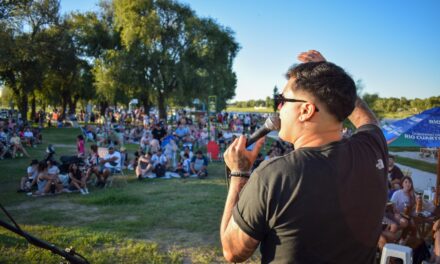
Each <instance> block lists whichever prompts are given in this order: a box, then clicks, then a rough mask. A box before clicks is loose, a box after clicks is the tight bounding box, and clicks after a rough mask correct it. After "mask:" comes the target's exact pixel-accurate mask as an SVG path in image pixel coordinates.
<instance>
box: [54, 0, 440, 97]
mask: <svg viewBox="0 0 440 264" xmlns="http://www.w3.org/2000/svg"><path fill="white" fill-rule="evenodd" d="M180 2H183V3H186V4H188V5H189V6H190V7H191V8H192V9H193V10H195V12H196V14H197V15H198V16H200V17H211V18H214V19H215V20H216V21H217V22H218V23H219V24H221V25H223V26H225V27H229V28H231V29H232V30H233V31H234V32H235V38H236V40H237V42H238V43H240V46H241V50H240V52H239V54H238V56H237V57H236V60H235V63H234V70H235V72H236V74H237V78H238V83H237V89H236V97H235V98H234V100H249V99H263V98H265V97H266V96H271V94H272V91H273V87H274V86H277V87H278V88H279V89H282V88H283V86H284V84H285V82H286V81H285V79H284V73H285V71H286V70H287V68H288V67H289V66H290V65H292V64H293V63H296V62H297V60H296V56H297V54H298V53H300V52H301V51H305V50H309V49H316V50H319V51H320V52H321V53H322V54H324V56H325V57H326V58H327V59H328V60H329V61H332V62H334V63H336V64H338V65H340V66H342V67H343V68H345V70H346V71H347V72H349V73H350V74H351V75H352V76H353V78H354V79H355V80H358V79H361V80H362V82H363V84H364V90H363V92H364V93H365V92H366V93H378V94H379V95H380V96H381V97H402V96H404V97H407V98H409V99H413V98H416V97H418V98H427V97H430V96H439V95H440V15H439V14H440V1H437V0H430V1H428V0H419V1H412V0H387V1H376V0H374V1H348V0H332V1H326V0H320V1H318V0H309V1H293V0H290V1H289V0H272V1H269V0H181V1H180ZM96 3H97V1H92V0H89V1H87V0H75V1H74V0H61V7H62V12H69V11H72V10H78V11H81V12H82V11H88V10H96V9H97V7H96Z"/></svg>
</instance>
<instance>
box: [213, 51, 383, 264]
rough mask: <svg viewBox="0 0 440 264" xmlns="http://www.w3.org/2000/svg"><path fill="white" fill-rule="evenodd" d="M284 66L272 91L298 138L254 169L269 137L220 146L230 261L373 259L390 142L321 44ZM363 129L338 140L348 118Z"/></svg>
mask: <svg viewBox="0 0 440 264" xmlns="http://www.w3.org/2000/svg"><path fill="white" fill-rule="evenodd" d="M298 58H299V60H300V61H301V62H303V63H301V64H298V65H296V66H293V67H292V68H290V69H289V71H288V73H287V79H288V82H287V84H286V86H285V88H284V90H283V92H282V94H280V95H279V96H277V97H276V102H275V103H276V104H277V105H278V109H279V113H280V119H281V129H280V131H279V137H280V138H281V139H283V140H284V141H287V142H290V143H292V144H293V145H294V146H295V150H294V151H292V152H290V153H289V154H287V155H284V156H281V157H277V158H273V159H270V160H267V161H264V162H263V163H261V165H260V166H259V167H258V168H257V169H256V170H255V171H254V172H253V173H252V175H250V177H249V171H250V169H251V167H252V164H253V162H254V161H255V159H256V157H257V154H258V152H259V150H260V148H261V146H262V144H263V140H259V141H258V142H257V144H256V146H255V148H254V149H253V150H252V151H247V150H246V149H245V144H246V138H245V137H244V136H241V137H240V138H238V139H236V140H235V141H234V142H233V143H232V144H231V145H230V146H229V148H228V149H227V150H226V152H225V154H224V158H225V162H226V164H227V166H228V167H229V168H230V169H231V184H230V188H229V193H228V196H227V199H226V205H225V209H224V213H223V218H222V223H221V227H220V236H221V242H222V247H223V254H224V256H225V258H226V259H227V260H228V261H231V262H242V261H244V260H246V259H248V258H249V257H250V256H251V255H252V254H253V252H254V251H255V249H256V248H257V247H258V245H260V251H261V262H262V263H373V262H374V259H375V253H376V244H377V241H378V239H379V235H380V232H381V220H382V217H383V214H384V210H385V203H386V199H387V146H386V142H385V139H384V137H383V135H382V132H381V130H380V129H379V127H378V121H377V119H376V118H375V116H374V114H373V113H372V112H371V111H370V110H369V108H368V106H367V105H366V104H365V103H364V102H363V101H362V100H361V99H360V98H358V97H357V95H356V87H355V84H354V82H353V80H352V78H351V77H350V76H349V75H348V74H347V73H346V72H345V71H344V70H343V69H342V68H340V67H338V66H336V65H335V64H333V63H330V62H326V61H325V59H324V57H323V56H322V55H321V54H320V53H319V52H317V51H308V52H303V53H301V54H300V55H299V56H298ZM347 117H348V118H349V120H350V121H351V122H352V123H353V124H354V125H355V126H356V128H357V131H356V133H355V134H353V135H352V136H351V137H349V138H342V133H341V131H342V122H343V120H344V119H346V118H347Z"/></svg>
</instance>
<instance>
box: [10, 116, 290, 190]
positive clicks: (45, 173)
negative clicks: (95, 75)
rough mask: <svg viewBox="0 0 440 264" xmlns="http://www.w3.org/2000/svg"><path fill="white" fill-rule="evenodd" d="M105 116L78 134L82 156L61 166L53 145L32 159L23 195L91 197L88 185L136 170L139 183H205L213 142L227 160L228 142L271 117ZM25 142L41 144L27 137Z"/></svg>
mask: <svg viewBox="0 0 440 264" xmlns="http://www.w3.org/2000/svg"><path fill="white" fill-rule="evenodd" d="M54 114H55V115H54ZM57 114H58V113H57V112H55V111H54V112H53V113H52V114H48V117H49V118H48V123H50V122H56V121H58V120H59V117H57ZM41 116H42V117H45V116H46V115H45V114H41ZM96 116H98V115H97V114H96ZM101 117H104V118H102V119H101V120H98V121H99V122H97V123H88V124H86V125H85V126H84V127H82V128H81V129H82V132H83V133H82V134H80V135H78V136H77V140H76V149H77V155H76V156H74V157H60V162H59V161H57V160H56V159H55V149H54V147H53V146H49V147H48V148H47V149H46V157H44V159H42V160H41V161H38V160H32V161H31V163H30V164H29V167H28V168H27V175H26V176H25V177H23V178H22V179H21V181H20V186H19V191H20V192H26V193H28V194H32V195H45V194H49V193H61V192H72V191H78V192H80V193H81V194H84V195H85V194H88V193H89V188H88V185H90V184H91V183H93V184H94V185H95V186H96V187H104V186H106V184H107V183H108V178H109V177H110V176H111V175H112V174H114V173H119V172H121V171H122V170H123V169H128V170H133V171H134V173H135V175H136V177H137V179H139V180H144V179H152V178H156V177H164V178H170V177H176V178H179V177H180V178H187V177H197V178H200V179H203V178H206V177H208V175H209V173H208V164H209V161H210V160H211V156H210V153H209V152H208V150H207V148H206V146H207V143H208V141H209V140H215V143H216V144H217V145H218V147H219V151H220V155H218V157H217V158H219V159H221V158H222V155H221V151H224V149H225V148H226V146H227V144H229V143H230V142H231V141H232V140H234V139H235V138H236V136H237V135H238V134H242V133H244V132H247V133H252V132H253V131H254V130H255V129H256V128H257V123H261V121H262V120H263V119H264V118H265V117H266V116H263V115H260V114H231V113H219V114H217V115H216V116H214V117H211V120H210V121H211V124H212V125H211V126H209V125H208V118H207V117H206V116H204V115H198V116H197V115H195V116H191V115H190V114H188V113H187V112H186V111H184V110H180V111H177V112H175V114H174V115H172V116H171V118H170V119H168V120H167V121H165V120H162V119H159V118H158V117H157V116H156V115H155V114H154V113H149V114H146V113H145V112H144V111H143V110H142V108H136V109H134V110H133V111H132V112H128V111H124V110H123V109H119V110H113V109H110V108H109V109H107V111H106V112H105V115H102V116H101ZM54 118H55V119H54ZM85 118H88V119H89V121H92V120H91V118H90V115H89V117H85V116H81V115H80V117H79V118H78V119H79V120H80V121H81V120H82V119H85ZM43 120H44V119H43ZM36 121H37V120H36ZM38 121H41V119H39V120H38ZM95 121H96V120H95ZM42 125H44V123H42ZM208 130H209V131H208ZM26 131H27V129H25V132H26ZM209 135H211V138H209ZM20 142H32V143H35V142H38V140H35V139H32V140H29V141H28V140H26V138H24V139H21V141H20ZM86 142H90V149H86V147H85V146H86ZM128 143H129V144H136V145H138V148H137V150H135V151H133V152H131V153H130V152H129V151H127V148H126V146H127V145H126V144H128ZM26 144H27V143H26ZM291 149H292V146H291V144H285V143H282V141H275V142H274V143H273V144H272V146H271V147H270V149H269V150H268V151H267V155H266V156H265V157H263V156H261V161H262V160H264V159H269V158H271V157H274V156H276V155H281V154H283V153H287V152H288V151H290V150H291ZM101 150H104V152H102V151H101ZM255 165H256V166H257V163H256V164H255Z"/></svg>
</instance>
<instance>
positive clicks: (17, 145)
mask: <svg viewBox="0 0 440 264" xmlns="http://www.w3.org/2000/svg"><path fill="white" fill-rule="evenodd" d="M9 143H11V146H12V158H15V155H16V153H17V151H19V152H21V153H22V155H21V156H23V154H24V155H25V156H26V157H28V158H30V156H29V154H28V153H27V151H26V149H24V147H23V145H22V144H21V139H20V137H19V136H18V135H17V133H15V132H14V133H13V134H12V137H11V138H10V140H9Z"/></svg>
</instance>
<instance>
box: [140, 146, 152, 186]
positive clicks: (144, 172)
mask: <svg viewBox="0 0 440 264" xmlns="http://www.w3.org/2000/svg"><path fill="white" fill-rule="evenodd" d="M152 172H153V163H152V161H151V153H150V152H148V153H146V154H145V155H143V156H142V155H141V156H139V158H138V164H137V166H136V176H137V179H138V180H142V179H145V178H147V177H148V176H149V175H151V173H152Z"/></svg>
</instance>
